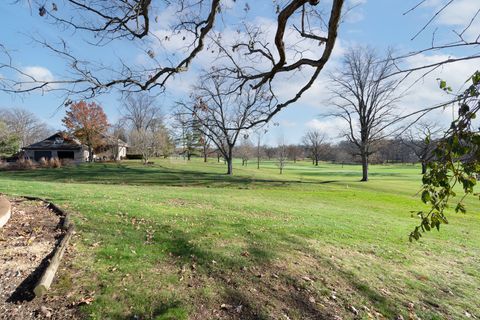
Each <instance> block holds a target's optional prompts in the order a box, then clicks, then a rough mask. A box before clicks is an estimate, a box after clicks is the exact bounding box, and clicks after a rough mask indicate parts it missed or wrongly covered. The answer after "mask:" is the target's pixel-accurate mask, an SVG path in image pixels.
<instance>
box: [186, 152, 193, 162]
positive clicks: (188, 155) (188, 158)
mask: <svg viewBox="0 0 480 320" xmlns="http://www.w3.org/2000/svg"><path fill="white" fill-rule="evenodd" d="M191 157H192V155H191V154H190V152H188V153H187V160H188V161H190V158H191Z"/></svg>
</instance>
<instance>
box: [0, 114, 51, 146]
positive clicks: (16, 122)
mask: <svg viewBox="0 0 480 320" xmlns="http://www.w3.org/2000/svg"><path fill="white" fill-rule="evenodd" d="M0 120H2V121H3V122H4V123H5V125H6V126H7V129H8V131H9V132H10V134H12V135H14V136H16V137H17V138H18V139H19V148H20V149H21V148H23V147H26V146H28V145H31V144H32V143H35V142H38V141H40V140H43V139H45V138H46V137H48V136H49V135H51V133H52V130H50V129H49V128H48V125H47V124H45V123H44V122H42V121H40V119H38V117H37V116H36V115H35V114H34V113H32V112H30V111H28V110H25V109H21V108H9V109H4V110H0Z"/></svg>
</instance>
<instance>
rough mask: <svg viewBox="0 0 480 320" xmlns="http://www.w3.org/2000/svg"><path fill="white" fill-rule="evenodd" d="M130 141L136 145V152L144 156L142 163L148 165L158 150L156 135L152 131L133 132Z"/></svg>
mask: <svg viewBox="0 0 480 320" xmlns="http://www.w3.org/2000/svg"><path fill="white" fill-rule="evenodd" d="M130 137H131V138H130V139H131V141H132V143H133V144H134V145H135V148H136V149H135V150H136V152H139V153H140V154H141V155H142V161H143V163H144V164H147V163H148V161H149V160H150V158H151V157H153V156H154V155H155V152H156V151H157V149H156V145H155V144H156V140H157V137H155V133H154V132H153V131H151V130H145V129H140V130H135V129H134V130H132V132H131V133H130Z"/></svg>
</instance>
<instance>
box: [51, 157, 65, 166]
mask: <svg viewBox="0 0 480 320" xmlns="http://www.w3.org/2000/svg"><path fill="white" fill-rule="evenodd" d="M49 167H50V168H61V167H62V161H60V159H58V158H50V160H49Z"/></svg>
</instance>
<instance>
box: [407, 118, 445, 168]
mask: <svg viewBox="0 0 480 320" xmlns="http://www.w3.org/2000/svg"><path fill="white" fill-rule="evenodd" d="M441 133H442V129H441V128H440V127H439V126H438V125H437V124H435V123H433V122H425V121H421V122H419V123H417V124H415V125H414V126H412V127H411V128H410V129H409V130H408V131H407V132H406V133H405V134H404V137H403V138H402V141H403V143H404V144H405V146H407V148H409V149H410V150H411V151H412V152H413V153H414V154H415V156H416V157H417V158H418V159H419V160H420V163H421V164H422V174H425V173H426V172H427V164H428V163H429V162H430V161H432V160H433V159H434V153H433V151H434V150H435V146H436V144H437V140H438V139H439V138H440V135H441Z"/></svg>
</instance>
